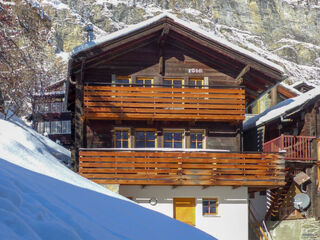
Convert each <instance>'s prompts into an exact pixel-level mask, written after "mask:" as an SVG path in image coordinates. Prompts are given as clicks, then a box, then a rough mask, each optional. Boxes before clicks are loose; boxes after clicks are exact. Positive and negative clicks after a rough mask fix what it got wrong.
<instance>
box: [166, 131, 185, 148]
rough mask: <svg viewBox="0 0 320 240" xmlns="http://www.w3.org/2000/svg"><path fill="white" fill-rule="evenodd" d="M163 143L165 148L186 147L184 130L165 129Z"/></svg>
mask: <svg viewBox="0 0 320 240" xmlns="http://www.w3.org/2000/svg"><path fill="white" fill-rule="evenodd" d="M163 143H164V144H163V145H164V147H165V148H184V131H183V130H166V131H164V133H163Z"/></svg>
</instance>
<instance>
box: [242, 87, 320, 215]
mask: <svg viewBox="0 0 320 240" xmlns="http://www.w3.org/2000/svg"><path fill="white" fill-rule="evenodd" d="M319 107H320V89H319V88H317V87H314V89H312V90H309V91H307V92H306V93H304V94H302V95H300V96H297V97H295V98H292V99H287V100H285V101H284V102H281V103H279V104H278V105H276V106H274V107H273V108H271V109H269V110H268V111H266V112H264V113H262V114H260V115H258V116H256V117H254V118H252V119H250V120H248V121H247V122H246V123H245V125H244V130H245V132H244V138H245V146H244V147H245V149H247V150H260V151H263V152H265V153H268V152H279V151H281V150H284V151H285V162H286V185H285V186H283V187H280V188H278V189H274V190H273V191H272V193H271V194H272V203H271V207H270V209H269V211H268V213H267V215H266V218H269V217H272V219H281V220H283V219H299V218H306V217H307V216H308V217H316V218H319V217H320V212H319V204H320V198H319V196H318V195H319V194H318V191H319V173H317V172H318V167H317V165H318V160H319V156H318V151H319V150H318V149H319V144H318V143H319V141H318V139H319V137H320V130H319V129H320V116H319ZM257 143H258V144H257ZM299 174H300V175H304V176H305V177H307V176H308V177H307V178H310V180H309V181H308V182H307V183H305V185H301V184H299V182H297V181H295V180H294V179H295V178H297V176H299ZM305 191H306V193H307V194H308V196H309V197H310V199H311V205H310V207H309V208H308V209H307V210H305V213H303V212H301V211H298V210H296V209H295V208H294V207H293V204H292V200H293V197H294V196H295V195H296V194H299V193H302V192H305Z"/></svg>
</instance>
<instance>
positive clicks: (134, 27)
mask: <svg viewBox="0 0 320 240" xmlns="http://www.w3.org/2000/svg"><path fill="white" fill-rule="evenodd" d="M165 17H168V18H170V19H172V20H173V21H175V22H176V23H178V24H181V25H183V26H185V27H187V28H189V29H192V30H193V31H194V32H196V33H198V34H201V35H203V36H204V37H206V38H209V39H210V40H212V41H215V42H217V43H218V44H220V45H224V46H226V47H228V48H231V49H233V50H234V51H236V52H239V53H241V54H244V55H246V56H247V57H249V58H253V59H254V60H256V61H258V62H261V63H263V64H265V65H268V66H269V67H271V68H274V69H276V70H278V71H280V72H283V71H284V70H283V68H282V67H281V66H280V65H278V64H275V63H273V62H271V61H269V60H267V59H265V58H263V57H260V56H258V55H257V54H255V53H252V52H250V51H248V50H246V49H244V48H241V47H239V46H236V45H234V44H233V43H231V42H228V41H227V40H225V39H222V38H220V37H217V36H215V35H214V34H213V33H209V32H207V31H205V30H203V29H201V27H200V25H198V24H197V23H194V22H186V21H183V20H181V19H179V18H177V17H176V16H175V15H173V14H171V13H168V12H164V13H162V14H159V15H158V16H155V17H153V18H150V19H148V20H146V21H143V22H141V23H138V24H135V25H131V26H129V27H127V28H124V29H121V30H119V31H117V32H114V33H111V34H109V35H107V36H104V37H101V38H99V39H96V40H95V41H91V42H87V43H84V44H82V45H80V46H78V47H76V48H74V50H73V51H72V56H75V55H76V54H78V53H79V52H82V51H84V50H88V49H90V48H93V47H94V46H96V45H99V44H102V43H106V42H108V41H111V40H114V39H117V38H120V37H123V36H125V35H127V34H130V33H132V32H135V31H138V30H139V29H142V28H144V27H147V26H149V25H151V24H153V23H155V22H157V21H159V20H160V19H162V18H165Z"/></svg>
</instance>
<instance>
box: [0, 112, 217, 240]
mask: <svg viewBox="0 0 320 240" xmlns="http://www.w3.org/2000/svg"><path fill="white" fill-rule="evenodd" d="M69 159H70V152H69V151H67V150H66V149H64V148H63V147H61V146H59V145H57V144H56V143H54V142H52V141H51V140H49V139H47V138H45V137H43V136H41V135H40V134H38V133H36V132H35V131H34V130H32V129H30V128H29V127H27V126H25V125H24V124H23V123H22V122H19V121H14V122H9V121H5V120H2V119H1V116H0V239H1V240H15V239H19V240H22V239H23V240H28V239H30V240H38V239H44V240H51V239H52V240H57V239H59V240H64V239H66V240H73V239H108V240H109V239H139V240H141V239H148V240H149V239H161V240H164V239H166V240H169V239H174V240H177V239H214V238H213V237H211V236H209V235H207V234H206V233H204V232H201V231H200V230H197V229H196V228H194V227H191V226H189V225H187V224H184V223H181V222H178V221H176V220H174V219H171V218H169V217H167V216H165V215H162V214H160V213H157V212H154V211H151V210H148V209H145V208H143V207H141V206H139V205H137V204H136V203H134V202H131V201H129V200H127V199H126V198H124V197H122V196H120V195H118V194H115V193H113V192H110V191H109V190H107V189H105V188H103V187H102V186H100V185H98V184H95V183H93V182H91V181H89V180H87V179H85V178H83V177H81V176H79V175H77V174H76V173H74V172H72V171H71V170H69V169H68V168H67V167H65V166H64V165H63V164H62V163H60V161H66V160H69Z"/></svg>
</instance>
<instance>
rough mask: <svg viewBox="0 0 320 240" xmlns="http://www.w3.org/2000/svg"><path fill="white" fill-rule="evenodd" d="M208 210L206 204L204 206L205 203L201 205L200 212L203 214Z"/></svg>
mask: <svg viewBox="0 0 320 240" xmlns="http://www.w3.org/2000/svg"><path fill="white" fill-rule="evenodd" d="M208 210H209V208H208V206H205V205H203V206H202V214H203V215H205V214H206V213H209V212H208Z"/></svg>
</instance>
